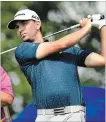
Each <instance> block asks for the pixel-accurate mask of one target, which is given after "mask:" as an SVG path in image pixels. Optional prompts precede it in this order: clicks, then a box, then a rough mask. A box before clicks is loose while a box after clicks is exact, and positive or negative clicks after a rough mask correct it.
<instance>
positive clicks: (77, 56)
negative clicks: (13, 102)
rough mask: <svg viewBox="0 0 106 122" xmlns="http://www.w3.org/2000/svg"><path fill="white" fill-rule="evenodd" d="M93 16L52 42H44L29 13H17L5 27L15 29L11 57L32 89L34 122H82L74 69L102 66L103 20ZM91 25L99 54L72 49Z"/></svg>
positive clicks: (37, 20)
mask: <svg viewBox="0 0 106 122" xmlns="http://www.w3.org/2000/svg"><path fill="white" fill-rule="evenodd" d="M95 16H96V17H93V18H92V16H88V18H84V19H82V20H80V26H81V28H80V29H79V30H77V31H75V32H73V33H71V34H68V35H66V36H64V37H62V38H60V39H58V40H55V41H53V42H44V39H43V37H42V32H41V20H40V18H39V16H38V15H37V13H36V12H34V11H32V10H29V9H24V10H20V11H18V12H17V13H16V14H15V16H14V19H13V20H11V21H10V22H9V23H8V28H9V29H16V30H17V34H18V35H19V36H20V37H21V39H22V40H23V42H22V43H21V44H20V45H19V46H18V47H17V48H16V51H15V56H16V60H17V62H18V63H19V66H20V68H21V70H22V72H23V73H24V74H25V76H26V78H27V80H28V82H29V84H30V85H31V88H32V94H33V104H34V105H35V107H36V108H37V109H38V111H37V113H38V116H37V118H36V120H35V121H36V122H47V121H48V122H56V121H58V122H85V121H86V117H85V115H86V110H85V108H86V106H84V105H85V102H84V99H83V96H82V91H81V87H80V80H79V76H78V71H77V67H78V66H81V67H104V66H105V61H104V41H105V39H104V31H105V29H106V26H105V20H104V19H102V20H101V19H100V15H95ZM98 18H99V19H98ZM91 19H94V21H93V24H92V23H91ZM92 25H93V26H96V27H97V28H98V29H99V30H100V35H101V53H100V54H97V53H95V52H90V51H88V50H82V49H79V48H77V47H75V46H74V45H75V44H77V43H78V42H79V41H80V40H81V39H82V38H83V37H85V36H86V35H87V34H88V33H90V31H91V27H92ZM24 89H25V88H24ZM25 90H26V89H25Z"/></svg>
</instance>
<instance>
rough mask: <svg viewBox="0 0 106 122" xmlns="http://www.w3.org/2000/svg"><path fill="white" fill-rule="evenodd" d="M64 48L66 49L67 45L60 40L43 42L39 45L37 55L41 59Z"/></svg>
mask: <svg viewBox="0 0 106 122" xmlns="http://www.w3.org/2000/svg"><path fill="white" fill-rule="evenodd" d="M63 49H65V47H64V45H62V44H61V43H59V41H54V42H43V43H41V44H40V45H39V46H38V48H37V51H36V54H35V55H36V58H37V59H41V58H44V57H46V56H49V55H50V54H53V53H55V52H59V51H61V50H63Z"/></svg>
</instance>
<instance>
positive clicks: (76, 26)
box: [0, 24, 80, 55]
mask: <svg viewBox="0 0 106 122" xmlns="http://www.w3.org/2000/svg"><path fill="white" fill-rule="evenodd" d="M79 27H80V24H76V25H73V26H71V27H69V28H66V29H63V30H60V31H57V32H55V33H53V34H50V35H47V36H44V37H43V38H44V39H45V38H48V37H50V36H53V35H56V34H59V33H62V32H64V31H67V30H72V29H75V28H79ZM16 48H17V47H14V48H11V49H9V50H6V51H3V52H1V53H0V55H2V54H5V53H7V52H10V51H12V50H15V49H16Z"/></svg>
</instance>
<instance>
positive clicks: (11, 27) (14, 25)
mask: <svg viewBox="0 0 106 122" xmlns="http://www.w3.org/2000/svg"><path fill="white" fill-rule="evenodd" d="M21 20H29V19H17V20H11V21H10V22H9V23H8V25H7V27H8V28H9V29H15V27H16V22H17V21H21Z"/></svg>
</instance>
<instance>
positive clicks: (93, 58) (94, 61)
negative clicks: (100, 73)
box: [85, 52, 105, 67]
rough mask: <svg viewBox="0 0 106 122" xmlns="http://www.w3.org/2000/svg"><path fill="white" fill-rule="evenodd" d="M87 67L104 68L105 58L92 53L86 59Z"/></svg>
mask: <svg viewBox="0 0 106 122" xmlns="http://www.w3.org/2000/svg"><path fill="white" fill-rule="evenodd" d="M85 65H86V66H87V67H104V66H105V59H104V57H103V56H101V55H99V54H97V53H94V52H92V53H91V54H89V55H88V56H87V57H86V59H85Z"/></svg>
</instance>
